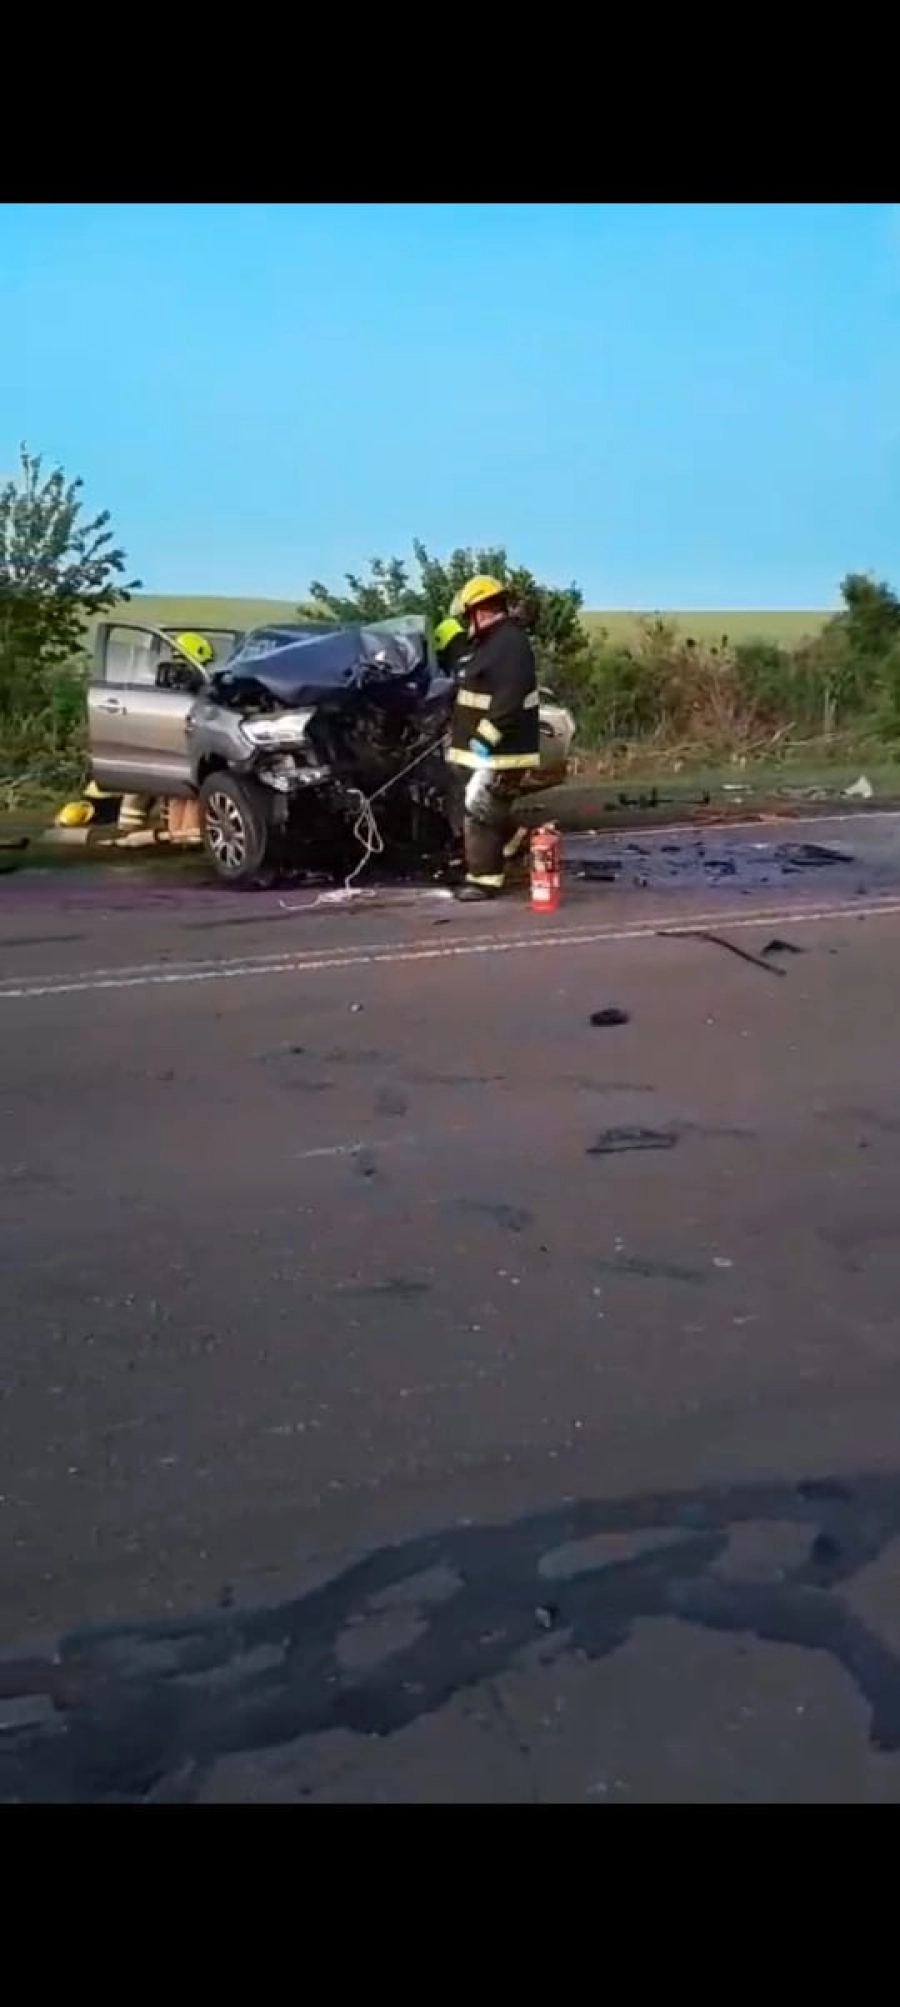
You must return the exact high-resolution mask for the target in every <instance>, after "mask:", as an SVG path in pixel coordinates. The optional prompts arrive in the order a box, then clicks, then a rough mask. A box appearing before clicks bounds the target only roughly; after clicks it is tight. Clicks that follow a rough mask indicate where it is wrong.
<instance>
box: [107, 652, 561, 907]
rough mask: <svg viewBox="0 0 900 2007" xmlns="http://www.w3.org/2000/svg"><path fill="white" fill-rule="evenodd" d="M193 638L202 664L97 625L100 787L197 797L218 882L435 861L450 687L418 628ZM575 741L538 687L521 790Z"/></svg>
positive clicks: (442, 829)
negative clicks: (532, 763)
mask: <svg viewBox="0 0 900 2007" xmlns="http://www.w3.org/2000/svg"><path fill="white" fill-rule="evenodd" d="M204 637H205V639H206V641H207V642H208V643H209V647H210V652H211V660H210V662H209V663H208V664H207V665H206V666H200V665H199V664H198V662H197V660H196V658H195V656H194V655H192V654H190V653H189V652H187V651H186V650H185V649H184V648H182V646H181V645H180V642H179V638H178V635H177V634H176V633H175V631H174V630H173V631H169V630H166V629H163V628H158V627H149V626H141V625H138V624H137V623H134V624H132V623H126V622H116V623H114V622H104V623H101V624H100V625H99V626H98V628H97V631H96V636H95V654H94V670H93V676H92V681H91V685H90V690H89V695H88V721H89V733H90V754H91V768H92V778H93V780H94V782H95V783H96V785H97V786H98V787H99V788H102V789H104V790H106V791H108V792H110V793H122V794H134V795H143V796H155V797H165V798H168V799H172V798H175V799H178V798H194V799H196V800H197V801H198V804H199V808H200V821H201V830H202V835H203V841H204V844H205V847H206V852H207V855H208V857H209V860H210V862H211V864H212V866H213V869H214V870H215V872H216V874H217V876H218V877H219V878H220V879H221V880H223V881H224V882H225V883H227V884H229V885H234V886H246V885H252V884H254V883H255V882H257V881H258V880H259V878H260V876H261V875H262V874H263V873H264V872H265V871H267V870H279V869H287V870H298V869H299V870H304V869H305V870H314V871H321V872H326V873H328V874H329V875H334V876H335V877H340V876H344V875H346V874H347V873H348V872H350V871H351V870H352V869H353V867H354V865H356V864H358V863H359V861H360V858H361V856H362V855H364V854H366V853H367V852H369V851H370V852H372V853H375V854H378V855H379V856H381V857H382V858H383V860H384V861H385V862H386V863H388V864H389V865H391V866H392V867H393V868H400V869H403V868H404V867H409V866H412V865H415V866H419V867H421V866H423V865H424V866H426V867H428V866H431V867H432V868H434V869H435V870H437V869H439V868H440V866H441V864H442V863H443V862H445V861H446V860H448V859H449V857H450V855H451V853H452V852H453V850H454V848H455V845H456V841H457V837H458V830H457V828H456V823H455V815H454V809H453V790H452V780H451V777H450V775H449V773H448V770H447V767H446V764H445V761H444V756H443V743H444V739H445V735H446V731H447V727H448V724H449V718H450V712H451V709H452V704H453V696H454V683H453V681H452V679H451V678H449V677H447V676H445V675H443V674H442V672H441V670H440V669H439V667H438V664H437V662H436V659H435V655H434V651H433V647H432V643H431V638H430V635H429V632H428V628H427V625H426V622H425V621H424V620H421V619H418V618H416V617H410V618H408V619H404V620H396V621H388V622H383V623H380V624H375V625H372V626H360V627H337V626H334V627H323V626H321V625H317V626H313V625H312V624H308V625H304V624H302V623H297V624H293V625H284V626H282V625H278V626H272V627H263V628H257V629H255V630H253V632H251V633H248V634H239V633H236V632H233V631H231V630H227V631H216V630H213V629H205V630H204ZM574 736H575V722H574V719H573V718H572V716H571V713H570V712H569V711H567V710H566V709H565V708H564V707H562V706H560V705H558V704H557V703H556V702H555V699H554V697H553V694H552V692H551V691H549V690H546V689H542V691H541V743H542V764H541V769H540V772H539V773H538V774H536V775H535V776H534V780H533V782H532V787H533V786H534V785H537V786H538V787H548V786H552V785H553V784H554V783H556V782H558V781H559V780H561V779H562V778H563V777H564V775H565V772H566V768H567V764H568V760H569V755H570V752H571V748H572V743H573V740H574Z"/></svg>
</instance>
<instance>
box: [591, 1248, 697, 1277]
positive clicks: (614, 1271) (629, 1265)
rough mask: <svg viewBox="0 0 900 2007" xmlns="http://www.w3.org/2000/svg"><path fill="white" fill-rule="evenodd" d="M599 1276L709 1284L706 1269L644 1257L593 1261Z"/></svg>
mask: <svg viewBox="0 0 900 2007" xmlns="http://www.w3.org/2000/svg"><path fill="white" fill-rule="evenodd" d="M591 1267H592V1269H595V1270H596V1272H597V1274H598V1275H633V1276H640V1277H645V1278H647V1279H648V1280H649V1279H652V1280H654V1281H660V1282H708V1281H709V1276H710V1271H709V1270H708V1269H706V1268H688V1267H686V1266H685V1265H684V1264H683V1263H680V1262H674V1261H653V1260H651V1259H650V1258H649V1257H647V1258H645V1257H644V1256H643V1255H638V1254H634V1255H611V1256H610V1258H609V1260H608V1261H592V1263H591Z"/></svg>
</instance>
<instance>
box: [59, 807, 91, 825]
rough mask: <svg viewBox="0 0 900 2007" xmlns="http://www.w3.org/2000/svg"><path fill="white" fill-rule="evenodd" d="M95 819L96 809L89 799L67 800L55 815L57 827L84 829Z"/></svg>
mask: <svg viewBox="0 0 900 2007" xmlns="http://www.w3.org/2000/svg"><path fill="white" fill-rule="evenodd" d="M93 820H94V810H93V806H92V804H91V803H90V802H89V801H67V802H66V804H65V807H64V808H61V809H60V811H59V814H58V815H57V816H56V817H55V821H56V827H57V829H83V828H84V826H85V824H86V823H88V822H93Z"/></svg>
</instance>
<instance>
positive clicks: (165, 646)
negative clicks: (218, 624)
mask: <svg viewBox="0 0 900 2007" xmlns="http://www.w3.org/2000/svg"><path fill="white" fill-rule="evenodd" d="M192 631H195V632H197V633H201V634H203V636H204V638H205V639H206V640H208V641H209V643H210V646H211V648H212V650H213V659H212V661H211V662H210V663H209V664H208V665H207V667H206V668H205V669H201V668H200V667H199V665H198V664H197V663H196V662H195V661H194V660H193V658H192V657H191V656H190V655H188V654H187V653H186V652H185V651H184V649H182V648H180V647H179V644H178V639H177V630H175V629H167V628H164V627H150V626H146V625H143V624H141V623H139V622H137V621H124V620H123V621H112V620H104V621H100V622H99V623H98V625H97V627H96V629H95V634H94V665H93V671H92V675H91V682H90V687H89V690H88V737H89V745H90V757H91V773H92V777H93V779H94V780H95V781H96V783H97V786H98V787H101V788H103V789H105V790H107V791H108V792H109V793H111V794H147V795H157V794H162V795H176V796H177V795H189V794H190V793H191V791H192V790H191V776H190V765H189V760H188V743H187V733H186V731H185V722H186V719H187V715H188V712H189V711H190V709H191V706H192V704H193V703H194V701H195V699H196V697H197V696H198V695H199V693H200V691H201V690H202V689H203V686H204V684H205V682H206V681H207V680H208V678H209V677H210V676H211V675H213V674H214V673H215V671H216V670H217V669H221V668H222V666H223V664H224V663H225V662H227V660H228V657H229V656H230V655H231V654H232V652H233V650H234V648H235V647H236V646H237V643H238V641H239V640H240V639H241V635H240V633H239V632H238V631H237V630H236V629H232V628H198V629H196V630H192Z"/></svg>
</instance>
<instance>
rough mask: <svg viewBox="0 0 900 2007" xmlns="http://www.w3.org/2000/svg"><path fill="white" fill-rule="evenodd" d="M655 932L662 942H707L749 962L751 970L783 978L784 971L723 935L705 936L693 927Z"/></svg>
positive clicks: (672, 928)
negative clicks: (762, 970) (727, 939)
mask: <svg viewBox="0 0 900 2007" xmlns="http://www.w3.org/2000/svg"><path fill="white" fill-rule="evenodd" d="M657 932H658V934H659V936H660V939H661V940H664V941H707V942H708V943H709V946H710V947H711V948H726V949H727V951H728V953H729V955H737V956H738V959H739V960H740V961H742V962H749V963H750V967H751V968H752V969H765V971H766V974H767V975H770V976H783V975H784V973H785V971H784V969H780V968H779V967H778V965H777V963H776V962H764V961H763V959H762V956H761V955H751V953H750V950H749V948H739V947H738V945H737V942H736V941H726V939H725V936H724V934H707V933H706V932H702V933H701V932H700V931H699V930H698V929H697V928H694V927H660V928H658V929H657Z"/></svg>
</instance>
